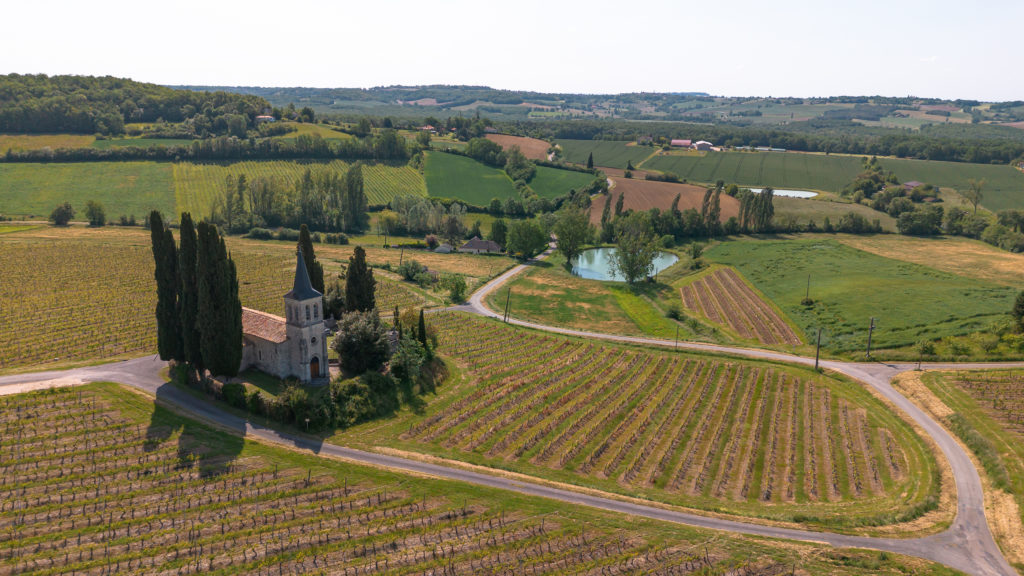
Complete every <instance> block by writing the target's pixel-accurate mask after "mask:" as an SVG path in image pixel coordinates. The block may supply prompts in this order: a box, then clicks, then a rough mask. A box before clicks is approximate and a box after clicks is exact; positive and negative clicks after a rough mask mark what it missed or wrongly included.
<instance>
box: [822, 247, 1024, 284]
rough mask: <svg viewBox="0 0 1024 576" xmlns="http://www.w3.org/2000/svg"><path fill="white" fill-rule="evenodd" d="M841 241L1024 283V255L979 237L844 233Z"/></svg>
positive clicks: (896, 257)
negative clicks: (1004, 249)
mask: <svg viewBox="0 0 1024 576" xmlns="http://www.w3.org/2000/svg"><path fill="white" fill-rule="evenodd" d="M839 241H840V242H842V243H843V244H846V245H848V246H852V247H854V248H856V249H858V250H863V251H865V252H870V253H872V254H877V255H879V256H884V257H886V258H892V259H894V260H903V261H904V262H913V263H915V264H921V265H924V266H930V267H932V268H937V269H939V270H942V271H944V272H951V273H953V274H959V275H961V276H965V277H967V278H976V279H980V280H989V281H991V282H995V283H998V284H1003V285H1005V286H1015V287H1016V286H1021V285H1024V255H1021V254H1013V253H1011V252H1006V251H1003V250H1000V249H998V248H995V247H993V246H989V245H988V244H985V243H983V242H980V241H978V240H968V239H966V238H951V237H940V238H915V237H912V236H896V235H894V234H885V235H876V236H841V237H839Z"/></svg>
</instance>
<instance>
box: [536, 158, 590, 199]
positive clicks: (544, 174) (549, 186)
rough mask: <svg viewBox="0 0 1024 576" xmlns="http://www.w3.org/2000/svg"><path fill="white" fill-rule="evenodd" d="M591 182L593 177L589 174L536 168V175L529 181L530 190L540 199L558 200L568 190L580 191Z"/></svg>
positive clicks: (541, 167)
mask: <svg viewBox="0 0 1024 576" xmlns="http://www.w3.org/2000/svg"><path fill="white" fill-rule="evenodd" d="M593 181H594V176H593V175H591V174H585V173H583V172H574V171H572V170H559V169H557V168H548V167H547V166H537V174H535V175H534V177H533V179H532V180H530V188H533V191H534V192H536V193H537V195H538V196H540V197H541V198H558V197H559V196H565V195H566V194H568V193H569V191H570V190H580V189H582V188H584V187H585V186H586V185H587V184H590V183H591V182H593Z"/></svg>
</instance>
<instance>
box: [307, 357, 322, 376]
mask: <svg viewBox="0 0 1024 576" xmlns="http://www.w3.org/2000/svg"><path fill="white" fill-rule="evenodd" d="M309 377H310V378H311V379H312V378H319V377H320V359H319V358H317V357H316V356H313V359H312V360H310V361H309Z"/></svg>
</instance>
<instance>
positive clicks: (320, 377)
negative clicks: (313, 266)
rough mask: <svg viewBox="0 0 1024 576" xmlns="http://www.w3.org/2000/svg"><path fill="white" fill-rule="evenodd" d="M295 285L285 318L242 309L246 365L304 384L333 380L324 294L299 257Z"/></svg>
mask: <svg viewBox="0 0 1024 576" xmlns="http://www.w3.org/2000/svg"><path fill="white" fill-rule="evenodd" d="M295 260H296V262H295V282H294V284H293V285H292V289H291V290H290V291H289V292H288V293H287V294H285V295H284V312H285V317H284V318H282V317H280V316H275V315H273V314H267V313H266V312H260V311H259V310H253V309H252V308H244V307H243V308H242V365H241V367H240V368H239V370H246V369H249V368H256V369H257V370H260V371H262V372H266V373H267V374H270V375H272V376H276V377H278V378H282V379H284V378H297V379H298V380H299V381H300V382H302V383H303V384H310V383H314V384H318V383H323V382H326V381H327V380H328V379H329V371H328V367H327V329H326V327H325V326H324V317H323V310H321V307H322V306H323V294H321V293H319V292H317V291H316V290H314V289H313V285H312V284H311V283H310V281H309V273H308V272H307V271H306V263H305V261H304V260H303V259H302V251H301V250H299V251H298V252H297V253H296V256H295Z"/></svg>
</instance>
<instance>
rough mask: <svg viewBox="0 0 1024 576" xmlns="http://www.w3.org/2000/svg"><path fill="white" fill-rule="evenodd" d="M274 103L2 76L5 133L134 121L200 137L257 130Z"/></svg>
mask: <svg viewBox="0 0 1024 576" xmlns="http://www.w3.org/2000/svg"><path fill="white" fill-rule="evenodd" d="M268 107H269V104H268V103H267V101H266V100H264V99H263V98H261V97H259V96H252V95H243V94H235V93H230V92H223V91H218V92H193V91H191V90H175V89H173V88H167V87H164V86H159V85H156V84H148V83H142V82H135V81H133V80H128V79H124V78H114V77H111V76H104V77H92V76H47V75H45V74H29V75H22V74H8V75H5V76H0V132H17V133H73V134H123V133H124V131H125V124H127V123H132V122H157V121H158V120H163V121H166V122H177V123H184V125H185V126H187V127H188V129H189V131H190V132H191V133H192V134H194V135H195V136H198V137H203V138H205V137H209V136H211V135H217V134H227V133H228V129H229V126H228V121H229V119H230V118H232V117H236V118H242V119H243V121H244V122H245V123H246V124H247V125H248V126H252V125H253V121H254V119H255V117H256V115H257V114H260V113H261V112H262V111H263V110H264V109H265V108H268Z"/></svg>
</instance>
